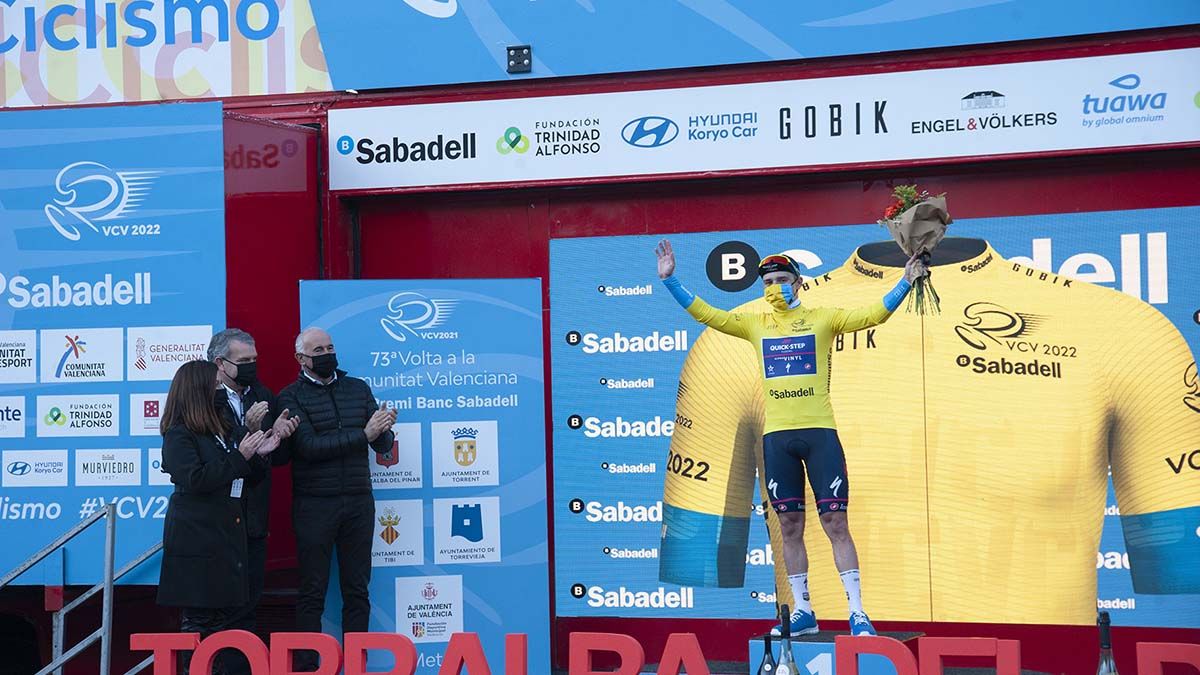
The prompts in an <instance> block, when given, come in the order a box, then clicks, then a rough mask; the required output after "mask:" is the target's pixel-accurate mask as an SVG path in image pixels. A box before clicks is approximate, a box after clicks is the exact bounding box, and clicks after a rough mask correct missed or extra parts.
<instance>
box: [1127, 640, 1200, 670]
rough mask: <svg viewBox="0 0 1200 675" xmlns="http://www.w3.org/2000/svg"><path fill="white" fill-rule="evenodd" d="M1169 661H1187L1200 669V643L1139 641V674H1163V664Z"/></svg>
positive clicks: (1186, 662)
mask: <svg viewBox="0 0 1200 675" xmlns="http://www.w3.org/2000/svg"><path fill="white" fill-rule="evenodd" d="M1168 663H1185V664H1188V665H1190V666H1194V667H1195V668H1197V669H1200V645H1183V644H1174V643H1170V642H1139V643H1138V646H1137V672H1138V675H1162V673H1163V665H1165V664H1168Z"/></svg>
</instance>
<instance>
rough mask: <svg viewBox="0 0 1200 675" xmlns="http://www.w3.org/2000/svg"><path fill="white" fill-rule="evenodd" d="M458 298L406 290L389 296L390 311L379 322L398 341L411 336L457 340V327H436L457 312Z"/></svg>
mask: <svg viewBox="0 0 1200 675" xmlns="http://www.w3.org/2000/svg"><path fill="white" fill-rule="evenodd" d="M457 306H458V300H449V299H445V298H427V297H425V296H424V295H421V294H420V293H412V292H408V291H403V292H400V293H397V294H395V295H393V296H392V297H391V299H390V300H388V304H387V315H386V316H384V317H383V318H382V319H380V320H379V325H380V326H382V327H383V330H384V331H386V332H387V334H388V335H390V336H391V337H392V339H393V340H395V341H396V342H407V341H408V340H409V338H410V337H412V338H422V339H425V340H455V339H457V338H458V332H457V331H445V330H434V329H436V328H440V327H441V326H442V325H444V324H445V323H446V322H447V321H448V320H449V319H450V317H451V315H453V314H454V310H455V308H456V307H457Z"/></svg>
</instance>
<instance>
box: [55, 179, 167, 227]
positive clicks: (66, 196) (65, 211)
mask: <svg viewBox="0 0 1200 675" xmlns="http://www.w3.org/2000/svg"><path fill="white" fill-rule="evenodd" d="M161 173H162V172H161V171H114V170H113V169H110V168H109V167H107V166H105V165H103V164H100V163H99V162H75V163H74V164H68V165H67V166H65V167H63V169H62V170H61V171H59V172H58V176H56V177H55V179H54V189H55V190H56V191H57V192H58V195H59V196H58V197H55V198H54V199H53V200H52V201H51V202H50V203H48V204H46V206H45V207H44V208H43V211H44V212H45V214H46V219H47V220H48V221H50V224H51V225H52V226H54V229H55V230H56V231H57V232H58V233H59V234H60V235H62V236H63V237H64V238H66V239H69V240H71V241H79V239H80V238H81V237H82V236H83V233H84V229H83V228H84V227H85V226H86V227H87V228H88V229H90V230H91V231H92V232H95V233H97V234H100V235H103V236H105V237H132V236H143V237H144V236H156V235H158V234H160V228H159V225H158V224H155V223H137V224H132V223H117V222H114V221H116V220H117V219H119V218H127V217H130V216H133V215H135V214H136V213H137V211H138V209H139V208H140V207H141V206H142V204H143V202H145V201H146V197H147V195H149V194H150V188H151V187H152V186H153V185H154V180H155V178H156V177H157V176H159V175H160V174H161Z"/></svg>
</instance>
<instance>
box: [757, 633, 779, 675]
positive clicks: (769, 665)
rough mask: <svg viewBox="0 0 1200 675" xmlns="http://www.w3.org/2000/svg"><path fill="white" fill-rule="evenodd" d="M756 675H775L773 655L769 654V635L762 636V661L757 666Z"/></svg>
mask: <svg viewBox="0 0 1200 675" xmlns="http://www.w3.org/2000/svg"><path fill="white" fill-rule="evenodd" d="M758 675H775V655H774V654H772V653H771V634H770V633H767V634H766V635H764V636H763V659H762V663H760V664H759V665H758Z"/></svg>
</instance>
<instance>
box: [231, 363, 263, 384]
mask: <svg viewBox="0 0 1200 675" xmlns="http://www.w3.org/2000/svg"><path fill="white" fill-rule="evenodd" d="M233 365H234V366H235V367H236V368H237V374H236V375H234V376H233V381H234V382H236V383H237V385H238V386H239V387H249V386H250V385H252V384H254V381H255V380H257V379H258V361H251V362H250V363H235V364H233Z"/></svg>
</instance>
